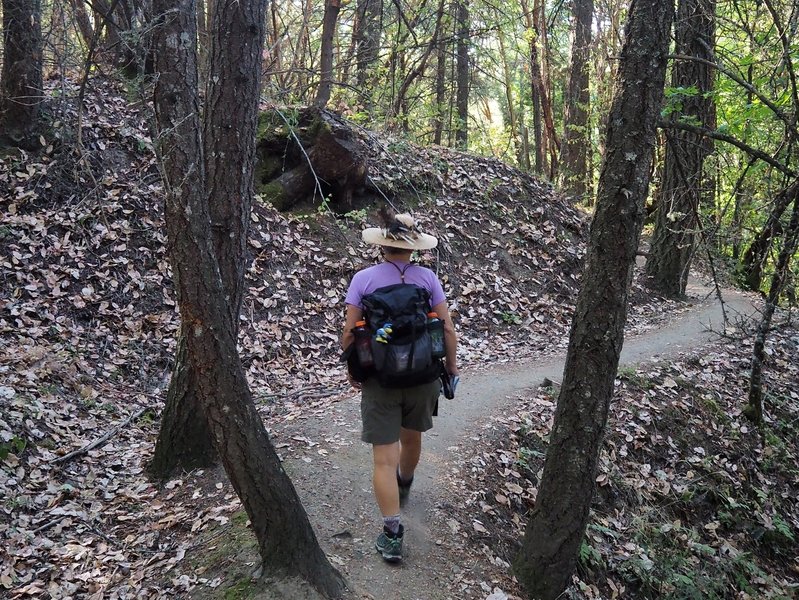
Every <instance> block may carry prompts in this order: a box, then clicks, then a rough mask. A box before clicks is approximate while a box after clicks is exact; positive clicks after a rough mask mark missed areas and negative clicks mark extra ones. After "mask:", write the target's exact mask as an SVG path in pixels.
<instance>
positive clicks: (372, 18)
mask: <svg viewBox="0 0 799 600" xmlns="http://www.w3.org/2000/svg"><path fill="white" fill-rule="evenodd" d="M357 10H358V15H359V19H358V22H357V28H356V30H355V31H353V34H352V35H353V38H354V39H353V41H354V43H355V84H356V85H357V86H358V90H359V91H360V94H361V97H362V98H363V99H364V105H365V106H366V110H367V112H370V111H371V110H372V104H373V99H372V91H373V90H372V87H373V85H374V68H375V64H377V58H378V55H379V53H380V30H381V23H382V21H383V0H359V2H358V9H357Z"/></svg>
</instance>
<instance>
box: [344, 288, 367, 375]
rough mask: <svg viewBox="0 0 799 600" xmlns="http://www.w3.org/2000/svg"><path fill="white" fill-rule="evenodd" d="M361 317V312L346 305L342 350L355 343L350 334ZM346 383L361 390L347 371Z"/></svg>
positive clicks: (355, 307) (353, 335)
mask: <svg viewBox="0 0 799 600" xmlns="http://www.w3.org/2000/svg"><path fill="white" fill-rule="evenodd" d="M362 315H363V310H361V309H360V308H358V307H357V306H353V305H352V304H348V305H347V316H346V317H345V320H344V331H342V332H341V349H342V350H346V349H347V348H349V346H350V344H352V342H354V341H355V334H354V333H352V329H353V328H354V327H355V323H357V322H358V321H360V320H361V316H362ZM347 381H349V382H350V385H351V386H352V387H354V388H355V389H356V390H359V389H361V384H360V383H358V382H357V381H355V380H354V379H353V378H352V375H350V373H349V371H347Z"/></svg>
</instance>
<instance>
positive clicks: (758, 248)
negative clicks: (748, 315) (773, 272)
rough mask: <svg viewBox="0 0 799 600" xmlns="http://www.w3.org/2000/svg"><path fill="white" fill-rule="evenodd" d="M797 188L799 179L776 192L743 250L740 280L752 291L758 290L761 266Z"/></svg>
mask: <svg viewBox="0 0 799 600" xmlns="http://www.w3.org/2000/svg"><path fill="white" fill-rule="evenodd" d="M798 188H799V181H793V182H792V183H791V184H790V185H789V186H788V187H787V188H785V189H784V190H782V191H781V192H780V193H779V194H777V197H776V198H775V199H774V205H773V206H772V208H771V212H770V213H769V215H768V218H767V219H766V223H765V224H764V225H763V228H762V229H761V230H760V233H758V234H757V237H756V238H755V239H754V240H753V241H752V243H751V244H750V245H749V247H748V248H747V249H746V252H744V257H743V260H742V261H741V273H742V281H743V283H744V284H745V285H746V287H748V288H749V289H750V290H752V291H753V292H758V291H760V284H761V283H762V281H763V267H764V266H765V264H766V258H767V257H768V252H769V249H770V248H771V242H772V241H773V240H774V237H775V236H777V235H779V234H780V232H781V231H782V225H781V223H780V220H781V219H782V215H783V214H784V213H785V210H786V209H787V208H788V206H789V205H790V203H791V200H792V198H793V197H794V195H795V194H796V193H797V189H798Z"/></svg>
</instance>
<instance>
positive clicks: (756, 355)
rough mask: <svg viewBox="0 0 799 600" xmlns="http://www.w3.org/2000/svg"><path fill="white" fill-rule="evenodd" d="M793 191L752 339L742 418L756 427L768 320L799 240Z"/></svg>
mask: <svg viewBox="0 0 799 600" xmlns="http://www.w3.org/2000/svg"><path fill="white" fill-rule="evenodd" d="M792 189H793V212H792V214H791V222H790V224H789V225H788V230H787V231H786V232H785V237H784V238H783V240H784V241H783V243H782V249H781V250H780V255H779V257H778V258H777V265H776V267H775V269H774V274H773V275H772V277H771V286H770V287H769V291H768V297H767V299H766V307H765V308H764V309H763V315H762V317H761V319H760V325H759V326H758V328H757V336H756V337H755V347H754V349H753V351H752V368H751V371H750V375H749V403H748V404H747V406H746V407H745V408H744V414H745V415H746V416H747V417H748V418H749V419H751V420H752V421H754V422H755V423H757V424H758V425H762V424H763V359H764V358H765V355H766V336H767V335H768V332H769V329H770V328H771V319H772V317H773V316H774V310H775V309H776V307H777V304H778V303H779V298H780V294H781V293H782V291H783V288H784V287H785V282H786V281H787V279H788V273H789V268H790V264H791V257H793V255H794V254H795V253H796V246H797V241H798V240H799V188H797V187H796V186H792Z"/></svg>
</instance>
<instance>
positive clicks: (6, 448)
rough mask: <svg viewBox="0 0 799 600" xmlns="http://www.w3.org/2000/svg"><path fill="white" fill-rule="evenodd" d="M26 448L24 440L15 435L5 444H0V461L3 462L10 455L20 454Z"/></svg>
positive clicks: (26, 443)
mask: <svg viewBox="0 0 799 600" xmlns="http://www.w3.org/2000/svg"><path fill="white" fill-rule="evenodd" d="M27 447H28V441H27V440H26V439H25V438H22V437H19V436H17V435H15V436H14V437H12V438H11V439H10V440H8V441H7V442H0V460H5V459H6V458H8V455H9V454H11V453H14V454H21V453H22V451H23V450H25V448H27Z"/></svg>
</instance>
